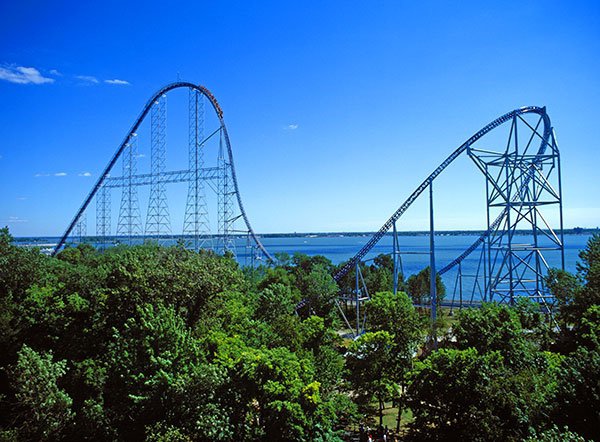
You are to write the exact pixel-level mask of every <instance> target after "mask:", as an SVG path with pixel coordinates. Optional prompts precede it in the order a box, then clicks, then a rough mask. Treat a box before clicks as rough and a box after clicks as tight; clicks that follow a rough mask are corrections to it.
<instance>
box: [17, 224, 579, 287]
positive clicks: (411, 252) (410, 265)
mask: <svg viewBox="0 0 600 442" xmlns="http://www.w3.org/2000/svg"><path fill="white" fill-rule="evenodd" d="M477 238H478V236H476V235H469V234H463V235H436V237H435V251H436V254H435V257H436V267H437V269H438V270H439V269H441V268H442V267H444V266H445V265H446V264H448V263H449V262H450V261H452V260H453V259H454V258H456V257H457V256H458V255H460V254H461V253H462V252H463V251H464V250H465V249H467V248H468V247H469V246H470V245H471V244H472V243H473V242H474V241H475V240H476V239H477ZM589 238H590V235H565V237H564V243H565V269H566V270H568V271H570V272H575V271H576V263H577V261H578V259H579V258H578V254H579V252H580V250H582V249H584V248H585V246H586V243H587V241H588V239H589ZM57 239H58V238H36V239H32V238H17V239H16V241H17V243H18V244H22V245H33V244H36V245H38V246H41V247H42V248H46V250H49V247H51V246H53V245H54V244H56V242H57ZM369 239H370V236H368V235H365V236H343V235H331V236H325V237H323V236H319V237H315V236H310V235H299V236H294V237H279V238H261V241H262V243H263V244H264V246H265V248H266V249H267V250H268V251H269V253H271V254H272V255H273V254H275V253H279V252H285V253H288V254H289V255H293V254H294V253H296V252H299V253H304V254H306V255H309V256H314V255H324V256H325V257H327V258H329V259H330V260H331V261H332V262H333V263H334V264H339V263H341V262H343V261H346V260H348V259H350V258H352V256H354V254H355V253H356V252H358V251H359V250H360V248H361V247H362V246H363V245H364V244H365V243H366V242H367V241H368V240H369ZM399 241H400V248H401V251H402V252H406V253H407V254H404V255H402V264H403V271H404V275H406V276H408V275H411V274H414V273H417V272H419V271H420V270H422V269H423V268H425V267H427V266H428V265H429V253H428V252H429V236H427V235H418V234H416V235H410V236H400V237H399ZM174 242H175V241H173V243H174ZM514 242H515V243H519V242H522V243H526V242H530V239H529V238H526V237H519V236H515V237H514ZM542 244H543V242H542ZM245 246H246V239H245V238H244V239H238V240H236V247H237V257H238V260H239V261H240V262H241V263H242V264H247V263H249V262H250V259H249V249H247V248H246V247H245ZM391 251H392V237H391V236H385V237H384V238H382V239H381V241H380V242H379V243H378V244H377V245H375V247H374V248H373V249H372V250H371V251H370V252H369V253H368V254H367V256H366V257H365V259H366V260H369V259H372V258H374V257H376V256H377V255H379V254H381V253H390V252H391ZM479 257H480V251H475V252H474V253H473V254H471V255H470V256H469V257H468V258H466V259H465V260H464V261H463V264H462V271H463V275H464V279H465V282H464V284H465V290H466V291H469V290H470V289H471V288H472V285H473V283H472V282H471V283H469V282H468V278H469V275H471V276H472V275H475V274H476V272H477V267H478V265H479V262H480V261H479ZM544 258H545V259H546V260H547V261H548V265H549V266H550V267H560V265H561V256H560V253H559V252H557V251H548V252H545V253H544ZM456 277H457V271H456V270H452V271H449V272H448V273H446V274H445V275H443V277H442V279H443V281H444V283H445V284H446V287H447V288H448V292H451V290H452V288H453V287H454V285H455V282H456ZM472 279H473V278H472ZM473 280H474V279H473Z"/></svg>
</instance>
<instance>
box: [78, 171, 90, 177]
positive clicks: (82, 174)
mask: <svg viewBox="0 0 600 442" xmlns="http://www.w3.org/2000/svg"><path fill="white" fill-rule="evenodd" d="M78 176H92V174H91V173H90V172H81V173H80V174H78Z"/></svg>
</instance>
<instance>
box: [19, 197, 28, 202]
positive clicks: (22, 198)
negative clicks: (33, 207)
mask: <svg viewBox="0 0 600 442" xmlns="http://www.w3.org/2000/svg"><path fill="white" fill-rule="evenodd" d="M26 199H27V197H26V196H18V197H17V201H25V200H26Z"/></svg>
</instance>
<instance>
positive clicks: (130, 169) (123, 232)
mask: <svg viewBox="0 0 600 442" xmlns="http://www.w3.org/2000/svg"><path fill="white" fill-rule="evenodd" d="M137 160H138V148H137V133H132V134H131V136H130V137H129V142H128V143H127V144H126V149H125V151H124V152H123V177H124V179H125V186H124V187H123V192H122V194H121V208H120V209H119V223H118V224H117V236H121V237H125V239H126V240H127V243H128V244H132V242H133V237H134V236H137V237H139V236H141V235H142V215H141V213H140V206H139V201H138V192H137V186H135V183H134V177H135V176H136V175H137Z"/></svg>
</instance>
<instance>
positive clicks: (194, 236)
mask: <svg viewBox="0 0 600 442" xmlns="http://www.w3.org/2000/svg"><path fill="white" fill-rule="evenodd" d="M188 111H189V114H188V118H189V132H188V134H189V138H188V149H189V150H188V164H189V171H190V180H189V186H188V195H187V203H186V206H185V217H184V221H183V235H184V237H186V244H187V245H188V246H190V247H192V248H193V249H194V250H199V249H202V248H208V249H212V246H213V244H212V239H211V234H210V223H209V220H208V208H207V204H206V194H205V189H204V177H203V176H202V173H203V168H204V143H205V140H204V96H203V95H202V94H201V93H200V92H198V91H197V90H196V89H190V90H189V109H188Z"/></svg>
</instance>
